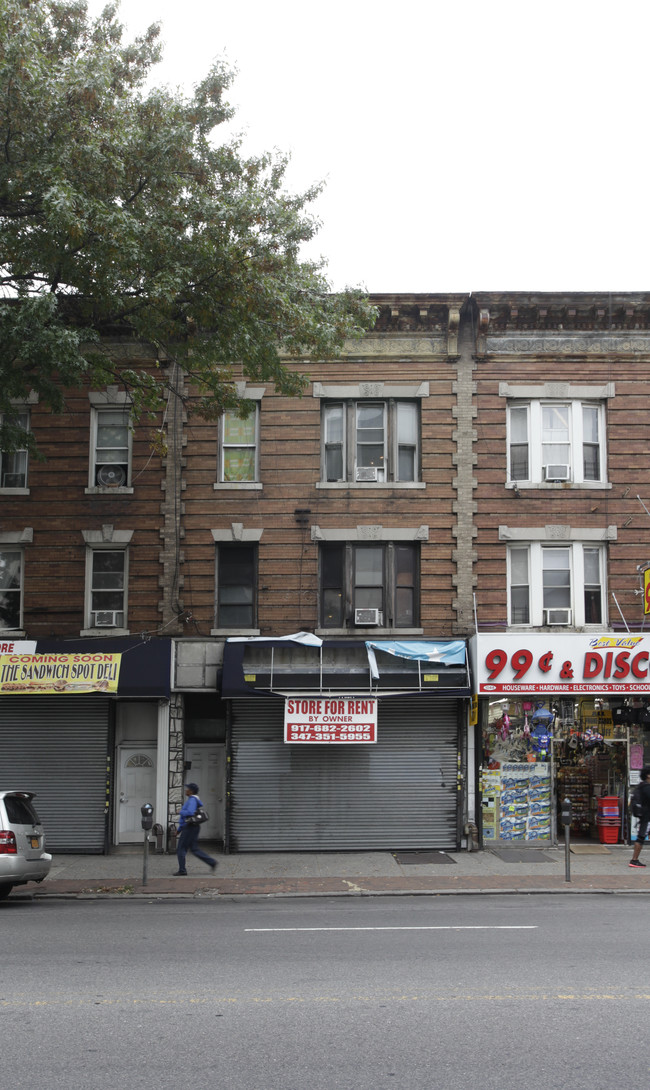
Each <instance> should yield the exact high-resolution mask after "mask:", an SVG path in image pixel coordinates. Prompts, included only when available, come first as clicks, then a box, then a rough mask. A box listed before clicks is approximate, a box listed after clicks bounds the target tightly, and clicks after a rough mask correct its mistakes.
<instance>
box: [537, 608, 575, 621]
mask: <svg viewBox="0 0 650 1090" xmlns="http://www.w3.org/2000/svg"><path fill="white" fill-rule="evenodd" d="M571 612H572V611H571V610H570V609H545V610H544V624H549V625H556V624H562V625H566V624H571Z"/></svg>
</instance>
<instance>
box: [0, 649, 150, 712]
mask: <svg viewBox="0 0 650 1090" xmlns="http://www.w3.org/2000/svg"><path fill="white" fill-rule="evenodd" d="M170 691H171V640H170V639H165V638H157V639H146V640H143V639H142V638H138V637H115V638H113V639H111V638H110V637H106V638H102V639H96V640H88V639H86V640H83V639H79V640H38V641H37V642H36V643H35V644H34V643H28V644H27V645H25V644H22V643H17V644H16V645H14V646H12V648H11V650H8V651H7V652H6V653H2V652H1V651H0V698H1V697H2V696H38V695H52V696H54V697H56V696H57V695H68V696H70V695H73V696H74V695H77V694H82V693H85V694H88V693H100V694H102V693H103V694H104V696H118V697H164V698H167V699H168V698H169V694H170Z"/></svg>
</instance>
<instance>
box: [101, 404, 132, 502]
mask: <svg viewBox="0 0 650 1090" xmlns="http://www.w3.org/2000/svg"><path fill="white" fill-rule="evenodd" d="M130 477H131V429H130V426H129V412H128V410H127V409H123V408H120V407H118V406H115V407H111V408H105V409H104V408H101V409H94V410H93V438H92V449H91V486H92V487H94V488H126V487H128V486H129V485H130V483H131V482H130Z"/></svg>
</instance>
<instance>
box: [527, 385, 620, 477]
mask: <svg viewBox="0 0 650 1090" xmlns="http://www.w3.org/2000/svg"><path fill="white" fill-rule="evenodd" d="M508 479H509V480H510V481H512V482H515V483H517V484H522V483H526V482H531V483H535V484H541V483H544V482H549V483H551V482H558V481H570V482H572V483H573V484H590V483H594V484H595V483H598V482H601V481H605V479H606V450H605V406H604V403H603V402H600V401H583V400H577V399H576V400H554V399H549V400H546V399H540V400H527V401H511V402H510V403H509V405H508Z"/></svg>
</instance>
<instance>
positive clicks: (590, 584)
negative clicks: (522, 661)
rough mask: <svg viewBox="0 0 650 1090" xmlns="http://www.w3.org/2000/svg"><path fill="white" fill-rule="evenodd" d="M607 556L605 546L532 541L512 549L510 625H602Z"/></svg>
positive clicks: (509, 579) (509, 592) (603, 621)
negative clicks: (605, 555)
mask: <svg viewBox="0 0 650 1090" xmlns="http://www.w3.org/2000/svg"><path fill="white" fill-rule="evenodd" d="M604 563H605V557H604V551H603V547H602V546H600V545H591V544H588V543H585V542H578V541H571V542H567V543H566V544H562V545H560V544H552V545H551V544H545V543H543V542H531V543H530V544H527V545H524V544H517V545H512V546H510V548H509V550H508V602H509V609H508V623H509V624H510V625H530V626H534V627H542V626H553V627H554V626H571V627H583V626H585V625H597V626H599V627H600V626H602V625H603V624H604V623H605V595H604V574H603V573H604Z"/></svg>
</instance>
